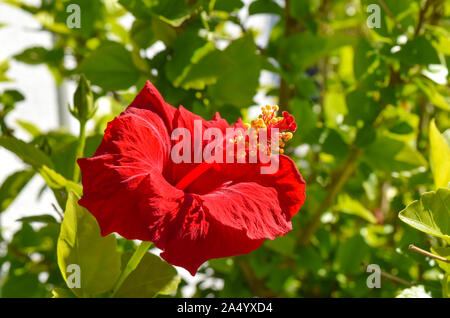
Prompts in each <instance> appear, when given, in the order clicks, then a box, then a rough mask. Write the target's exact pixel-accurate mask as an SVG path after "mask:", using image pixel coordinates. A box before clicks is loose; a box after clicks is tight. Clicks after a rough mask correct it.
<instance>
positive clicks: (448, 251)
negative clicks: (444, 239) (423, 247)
mask: <svg viewBox="0 0 450 318" xmlns="http://www.w3.org/2000/svg"><path fill="white" fill-rule="evenodd" d="M431 252H432V253H433V254H437V255H439V256H441V257H443V258H446V259H448V260H450V247H432V248H431ZM436 262H437V263H438V265H439V267H440V268H442V270H443V271H445V272H446V273H447V274H450V263H446V262H442V261H440V260H436Z"/></svg>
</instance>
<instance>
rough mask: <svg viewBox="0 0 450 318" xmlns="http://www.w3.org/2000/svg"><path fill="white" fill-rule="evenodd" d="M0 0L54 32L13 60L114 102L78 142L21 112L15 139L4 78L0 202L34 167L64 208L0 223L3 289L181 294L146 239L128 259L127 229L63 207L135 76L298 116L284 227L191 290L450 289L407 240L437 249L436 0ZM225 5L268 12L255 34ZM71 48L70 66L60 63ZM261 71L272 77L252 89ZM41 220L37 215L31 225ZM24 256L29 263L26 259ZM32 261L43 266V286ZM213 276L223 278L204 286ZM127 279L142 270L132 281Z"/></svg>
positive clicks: (444, 11)
mask: <svg viewBox="0 0 450 318" xmlns="http://www.w3.org/2000/svg"><path fill="white" fill-rule="evenodd" d="M4 2H6V3H8V4H10V5H12V6H16V7H19V8H21V9H22V10H24V11H26V12H28V13H29V14H31V15H33V16H34V17H35V18H36V19H37V20H38V21H39V22H40V23H41V25H42V28H43V29H44V30H46V31H47V32H49V33H50V34H52V36H53V37H54V39H55V42H54V47H53V48H51V49H48V48H44V47H30V48H28V49H26V50H24V51H23V52H21V53H19V54H17V55H15V56H12V57H11V59H15V60H17V61H20V62H23V63H25V64H28V65H30V67H31V65H36V64H46V65H47V66H48V68H49V70H50V71H51V73H52V74H53V75H54V79H55V81H56V82H57V83H61V82H62V81H63V80H76V81H78V79H79V78H80V74H84V75H85V76H86V78H87V79H88V80H89V81H90V83H91V85H92V90H93V92H94V93H93V97H92V98H93V99H94V100H95V103H97V102H98V100H99V98H103V99H105V98H106V99H107V100H108V101H109V103H110V105H111V111H110V113H108V114H107V115H102V116H100V115H95V116H94V117H93V118H92V119H90V120H91V121H94V123H95V125H94V129H92V130H89V131H87V132H86V140H85V145H84V144H83V143H84V141H83V143H82V142H81V141H80V140H84V136H82V137H80V136H73V135H71V134H69V133H68V132H67V130H65V129H64V128H61V129H60V130H57V131H41V130H40V129H39V128H38V127H35V126H34V125H32V124H30V123H26V122H20V125H21V128H22V129H23V130H24V131H26V132H28V133H29V135H30V137H31V139H32V141H31V142H29V143H26V142H24V141H21V140H18V139H16V138H15V137H14V134H15V132H14V131H13V130H12V129H11V128H10V127H8V125H7V122H6V121H5V118H6V116H7V115H8V113H9V112H10V111H11V110H13V109H14V105H15V104H16V103H18V102H20V101H22V100H23V99H24V98H26V96H23V94H22V93H21V92H20V87H17V90H4V91H2V92H0V126H1V136H0V145H1V146H3V147H5V148H6V149H8V150H10V151H12V152H14V153H15V154H16V155H17V156H18V157H19V158H21V159H22V160H23V161H24V162H25V163H27V164H28V166H29V168H28V169H26V170H23V171H18V172H15V173H14V174H12V175H10V176H9V177H8V178H7V179H6V180H5V181H4V183H3V184H2V186H1V187H0V213H1V211H4V210H5V209H6V208H7V207H8V206H9V205H10V204H11V202H12V201H13V200H14V198H15V197H16V196H17V195H18V193H20V191H21V190H22V189H23V188H24V186H25V185H26V184H27V183H28V181H29V180H30V179H31V178H32V177H33V175H34V174H36V173H38V174H40V175H41V177H42V178H43V180H44V181H45V182H46V187H49V188H51V189H52V191H53V193H54V195H55V202H57V203H58V205H59V206H58V207H56V208H57V209H58V210H61V211H65V216H64V222H63V223H62V225H61V220H57V219H55V218H54V217H52V216H50V215H37V216H34V217H29V218H25V219H22V220H21V222H22V227H21V229H20V230H19V231H17V232H16V233H15V235H14V237H13V239H12V241H10V242H5V241H3V240H1V236H0V243H1V244H2V245H3V246H4V247H5V248H4V251H2V250H0V265H2V264H9V265H8V266H7V268H8V270H7V271H6V272H4V273H3V274H4V275H3V277H1V280H0V284H1V291H2V296H3V297H51V296H54V297H75V296H78V297H107V296H115V297H155V296H158V297H171V296H181V295H182V294H181V291H182V287H183V286H184V285H186V282H185V281H184V280H181V281H180V279H179V278H178V277H177V276H176V272H175V270H174V269H173V268H172V267H170V266H169V265H167V264H166V263H165V262H163V261H161V260H160V259H159V258H158V257H157V256H154V255H152V254H149V253H145V251H146V250H144V254H145V255H144V254H142V255H144V256H143V259H142V261H141V263H139V265H137V263H136V264H135V262H134V261H133V257H131V254H132V251H133V250H134V249H135V246H134V243H133V242H128V241H125V240H124V239H121V238H118V239H116V238H115V237H113V236H109V237H107V238H104V239H102V238H101V237H100V235H99V229H98V226H97V225H96V223H95V220H94V219H93V217H92V216H91V215H90V214H89V213H88V212H87V211H85V210H84V209H82V208H81V207H79V206H78V205H77V204H76V197H77V196H79V195H80V193H81V188H80V186H79V185H78V184H77V182H78V176H77V171H76V166H75V158H76V157H77V156H80V155H82V154H84V156H89V155H92V154H93V152H94V150H95V149H96V147H97V145H98V144H99V142H100V140H101V136H102V133H103V130H104V128H105V126H106V123H107V122H108V121H109V120H111V119H112V118H113V117H114V116H116V115H118V114H119V113H120V112H121V111H122V110H123V109H124V107H125V106H126V105H128V104H129V103H130V102H131V100H132V98H133V97H134V96H135V94H136V92H137V91H138V90H139V89H141V88H142V87H143V85H144V83H145V81H146V80H150V81H152V82H153V83H154V84H155V86H156V87H157V88H158V89H159V90H160V92H161V94H162V95H163V96H164V98H165V99H166V101H167V102H168V103H170V104H172V105H175V106H177V105H180V104H182V105H183V106H185V107H186V108H188V109H190V110H192V111H193V112H195V113H197V114H199V115H201V116H203V117H204V118H206V119H209V118H212V115H213V114H214V113H215V112H216V111H219V112H220V113H221V115H222V117H224V118H226V119H227V120H228V121H229V122H233V121H235V120H236V119H237V118H238V117H243V119H244V120H246V119H248V116H247V115H248V107H250V106H252V105H254V104H255V102H254V97H255V95H256V93H258V92H263V93H264V94H266V95H267V96H273V97H274V98H275V99H276V100H277V104H278V105H279V106H280V108H281V110H288V111H289V112H291V113H292V114H293V115H294V116H295V117H296V121H297V123H298V125H299V129H298V131H297V133H296V134H295V135H294V139H293V140H292V141H291V142H290V143H289V145H288V147H287V149H286V153H287V154H288V155H289V156H291V157H292V158H293V159H294V161H295V162H296V163H297V164H298V167H299V170H300V171H301V173H302V175H303V176H304V178H305V180H306V182H307V200H306V203H305V205H304V206H303V208H302V209H301V211H300V213H298V214H297V215H296V216H295V217H294V218H293V224H294V226H293V227H294V230H293V231H292V232H290V233H289V234H287V235H286V236H284V237H281V238H278V239H276V240H274V241H270V240H267V241H266V242H265V243H264V245H263V247H262V248H260V249H258V250H256V251H254V252H252V253H251V254H249V255H243V256H236V257H232V258H225V259H216V260H211V261H209V262H208V264H207V265H205V266H204V267H202V268H201V270H200V273H201V274H203V275H200V276H199V277H200V279H199V281H198V283H197V289H196V293H195V295H194V296H195V297H204V296H216V297H251V296H260V297H395V296H397V295H398V294H399V292H400V291H401V290H403V289H405V288H408V287H411V286H416V285H423V286H424V287H425V290H426V291H427V292H428V293H430V294H431V295H432V296H433V297H448V296H449V295H450V294H449V286H450V279H449V273H450V267H449V265H448V262H447V263H446V262H445V261H442V259H441V260H440V261H439V260H434V259H431V258H427V257H425V256H424V255H421V254H419V253H414V252H412V251H409V250H408V246H409V245H410V244H414V245H416V246H417V247H420V248H422V249H424V250H427V251H430V250H431V251H432V252H433V253H434V254H436V255H440V256H441V257H442V258H443V259H447V260H448V259H450V257H449V255H450V248H449V246H448V244H449V243H450V242H449V237H450V208H449V207H450V196H449V190H448V182H449V181H450V167H449V165H450V151H449V148H448V147H449V145H448V144H449V143H450V130H448V129H449V128H450V117H449V111H450V104H449V102H450V88H449V85H448V83H447V84H442V83H441V84H439V83H437V82H435V81H434V80H433V79H432V76H430V72H431V73H432V72H433V68H432V67H430V66H429V65H430V64H437V65H440V68H441V70H447V66H448V65H450V1H445V0H433V1H432V0H424V1H422V0H383V1H381V0H380V1H377V0H361V1H359V0H335V1H329V0H285V1H279V2H278V1H272V0H255V1H251V3H250V5H249V6H248V7H244V3H243V2H242V1H241V0H142V1H138V0H131V1H127V0H119V1H118V2H117V1H113V0H103V1H92V0H73V1H68V0H67V1H64V0H46V1H44V0H42V2H41V5H39V6H30V5H26V4H24V3H22V2H21V1H16V0H5V1H4ZM71 3H75V4H78V5H79V6H80V8H81V28H73V29H70V28H68V26H67V24H66V20H67V18H68V17H69V16H70V14H71V13H68V12H67V11H66V9H67V6H68V5H69V4H71ZM370 4H377V5H378V6H379V8H380V17H381V20H380V21H381V24H380V28H369V27H368V24H367V21H368V19H369V20H370V19H372V18H371V17H370V15H371V14H372V13H371V12H367V7H368V6H369V5H370ZM242 8H244V9H242ZM239 10H247V11H248V14H249V15H257V14H270V15H273V16H274V17H275V18H276V21H277V22H276V24H275V25H274V26H273V28H272V29H271V32H270V39H269V43H268V45H267V47H259V46H258V45H257V44H256V42H255V38H256V36H257V35H258V32H259V31H258V30H257V29H252V28H248V27H246V26H245V23H244V21H242V20H241V18H240V16H239V15H238V12H239ZM129 13H131V14H132V15H133V18H134V22H133V24H132V26H131V28H130V29H126V28H124V27H123V25H122V24H121V23H120V19H121V17H123V16H124V15H126V14H129ZM230 27H233V29H235V30H237V31H236V32H230V31H229V30H230ZM0 32H1V29H0ZM161 42H162V43H163V44H164V49H163V50H161V51H159V52H158V53H157V54H156V55H154V56H152V57H150V56H148V50H147V49H148V48H151V47H152V46H153V45H155V43H156V44H158V43H161ZM219 47H220V48H219ZM67 57H71V58H72V59H73V60H74V61H75V65H74V66H71V67H68V66H67V63H65V62H64V60H65V59H67ZM7 70H8V61H7V60H6V61H3V62H0V81H8V80H10V79H9V78H8V75H7ZM263 71H265V72H270V73H273V74H274V76H275V78H279V81H275V83H274V84H273V86H267V85H264V86H262V85H261V84H260V81H259V79H260V76H261V72H263ZM446 74H447V76H446V80H448V71H447V73H446ZM83 89H84V90H81V89H80V92H82V93H80V94H79V95H78V97H77V96H76V97H75V99H74V103H75V104H77V103H78V105H74V106H75V108H74V109H73V113H74V114H75V115H76V116H78V119H79V120H80V123H81V125H80V126H81V127H82V129H81V131H83V132H84V124H85V123H86V120H87V118H80V112H79V110H78V113H77V107H78V108H79V107H80V105H81V104H83V105H87V104H89V103H91V102H90V101H89V100H90V99H89V98H90V97H88V98H86V99H83V98H84V97H85V96H88V95H89V94H88V93H86V87H85V88H83ZM90 106H91V108H93V104H91V105H90ZM90 110H92V109H90ZM86 116H87V115H86ZM88 117H89V116H88ZM70 180H72V181H70ZM438 189H439V190H438ZM435 190H437V191H436V192H431V193H426V194H423V193H424V192H428V191H435ZM415 200H418V201H415ZM409 204H411V205H409ZM407 206H408V207H407ZM406 207H407V208H406ZM405 208H406V209H405ZM404 209H405V210H404ZM402 210H403V211H402ZM400 211H402V213H401V214H400V218H399V212H400ZM0 217H1V214H0ZM401 220H403V221H405V222H401ZM80 222H82V223H80ZM37 223H39V224H40V225H41V227H39V228H37V227H34V226H32V224H37ZM78 224H83V226H82V227H78ZM409 225H412V227H410V226H409ZM417 229H419V231H418V230H417ZM0 235H1V232H0ZM58 240H59V243H58ZM147 247H148V246H147ZM57 250H58V251H57ZM80 251H81V252H80ZM99 251H102V252H105V251H109V252H108V253H106V254H105V255H103V256H102V254H101V253H99ZM35 253H38V254H39V255H40V256H41V257H39V259H38V260H36V258H33V257H30V255H31V254H35ZM70 263H77V264H81V266H82V267H83V268H82V270H83V273H88V274H87V275H88V276H85V277H84V279H87V281H83V284H82V285H83V288H82V289H81V290H77V289H72V291H70V290H69V289H68V288H67V287H66V284H65V282H64V280H67V279H68V278H67V275H66V272H65V270H66V265H67V264H70ZM83 264H84V265H83ZM367 264H378V265H379V266H380V267H381V269H382V270H383V272H384V275H383V279H382V285H381V288H379V289H377V288H376V289H370V288H368V287H367V285H366V279H367V277H368V275H369V274H370V273H367V272H366V265H367ZM58 265H59V267H58ZM4 268H6V267H4ZM105 268H107V269H108V270H105ZM134 268H136V269H135V270H134V271H133V269H134ZM127 271H131V274H130V276H128V277H126V278H125V281H124V282H123V284H122V285H121V287H120V286H119V285H120V284H119V285H118V284H117V281H119V280H120V277H121V275H122V274H123V273H124V272H127ZM43 272H45V273H48V278H47V279H46V280H45V281H44V282H41V281H40V280H39V279H38V276H39V274H40V273H43ZM61 273H63V275H61ZM99 275H100V276H99ZM63 276H64V277H63ZM86 277H87V278H86ZM95 278H97V279H95ZM100 278H101V279H100ZM216 279H221V280H223V287H221V286H220V287H217V284H211V282H214V281H215V280H216ZM137 282H141V283H142V282H144V283H142V284H140V285H139V286H140V287H139V288H140V289H137V287H136V286H137ZM119 287H120V288H119Z"/></svg>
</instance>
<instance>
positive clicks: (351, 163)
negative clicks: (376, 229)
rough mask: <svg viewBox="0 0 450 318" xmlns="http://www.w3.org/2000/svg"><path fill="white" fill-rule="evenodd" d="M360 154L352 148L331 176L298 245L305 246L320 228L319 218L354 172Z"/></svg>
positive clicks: (356, 149)
mask: <svg viewBox="0 0 450 318" xmlns="http://www.w3.org/2000/svg"><path fill="white" fill-rule="evenodd" d="M361 153H362V152H361V149H359V148H353V149H352V150H351V151H350V155H349V156H348V158H347V160H346V161H345V163H344V165H343V166H342V168H341V169H339V170H338V171H337V173H335V174H334V175H333V176H332V181H331V183H330V186H329V187H328V189H327V195H326V197H325V199H324V200H323V201H322V203H321V204H320V205H319V207H318V208H317V209H316V210H315V211H314V213H313V217H312V219H311V221H310V222H309V223H308V224H307V225H306V226H305V227H304V229H305V231H304V232H300V237H299V241H298V243H299V245H307V244H308V243H309V242H310V240H311V238H312V237H313V235H314V234H315V233H316V231H317V229H318V228H319V226H320V218H321V217H322V214H323V213H324V212H325V211H326V210H328V208H329V207H330V206H331V205H332V204H333V203H334V202H335V200H336V197H337V195H338V193H339V192H340V191H341V189H342V187H343V186H344V185H345V183H346V182H347V181H348V179H349V178H350V176H351V175H352V174H353V172H354V171H355V170H356V167H357V163H358V159H359V156H360V155H361Z"/></svg>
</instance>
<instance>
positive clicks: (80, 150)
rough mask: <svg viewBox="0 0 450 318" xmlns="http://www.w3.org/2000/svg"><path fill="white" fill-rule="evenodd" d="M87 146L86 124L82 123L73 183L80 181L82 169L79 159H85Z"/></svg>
mask: <svg viewBox="0 0 450 318" xmlns="http://www.w3.org/2000/svg"><path fill="white" fill-rule="evenodd" d="M85 144H86V122H85V121H80V134H79V137H78V144H77V150H76V152H75V166H74V168H73V181H74V182H77V183H78V181H79V179H80V167H78V163H77V159H78V158H81V157H83V154H84V146H85Z"/></svg>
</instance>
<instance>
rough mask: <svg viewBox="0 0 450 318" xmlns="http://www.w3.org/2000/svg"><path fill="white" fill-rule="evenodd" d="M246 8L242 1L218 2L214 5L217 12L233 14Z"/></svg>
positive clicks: (223, 0)
mask: <svg viewBox="0 0 450 318" xmlns="http://www.w3.org/2000/svg"><path fill="white" fill-rule="evenodd" d="M243 6H244V3H243V2H242V0H216V1H215V3H214V10H215V11H225V12H233V11H235V10H239V9H240V8H242V7H243Z"/></svg>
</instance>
